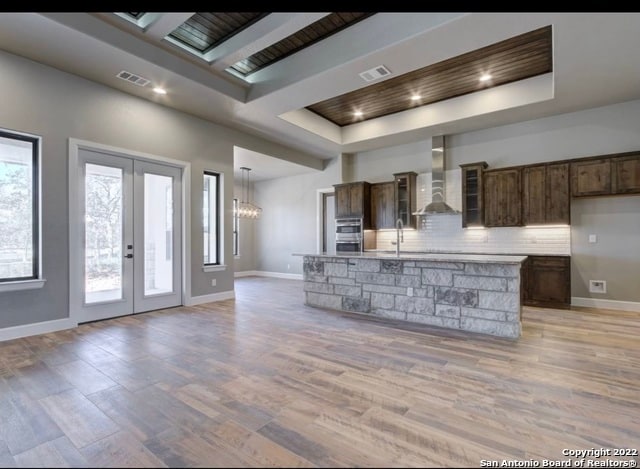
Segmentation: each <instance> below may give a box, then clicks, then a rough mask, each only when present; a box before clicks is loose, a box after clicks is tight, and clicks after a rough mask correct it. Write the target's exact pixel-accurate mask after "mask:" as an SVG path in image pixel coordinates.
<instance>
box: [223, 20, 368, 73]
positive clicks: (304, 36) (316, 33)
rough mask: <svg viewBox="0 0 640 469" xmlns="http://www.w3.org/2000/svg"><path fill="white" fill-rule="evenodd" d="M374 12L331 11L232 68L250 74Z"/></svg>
mask: <svg viewBox="0 0 640 469" xmlns="http://www.w3.org/2000/svg"><path fill="white" fill-rule="evenodd" d="M373 14H374V13H372V12H366V13H348V12H340V13H331V14H329V15H327V16H325V17H323V18H321V19H320V20H318V21H316V22H314V23H311V24H310V25H308V26H306V27H305V28H303V29H301V30H299V31H296V32H295V33H293V34H291V35H290V36H288V37H286V38H284V39H282V40H280V41H278V42H276V43H274V44H272V45H270V46H269V47H267V48H265V49H263V50H261V51H258V52H256V53H255V54H253V55H251V56H250V57H247V58H246V59H243V60H241V61H239V62H237V63H235V64H233V65H232V66H231V67H230V68H231V69H233V70H235V71H236V72H237V73H239V74H240V75H243V76H248V75H250V74H251V73H254V72H256V71H258V70H260V69H262V68H264V67H266V66H267V65H270V64H272V63H274V62H277V61H278V60H281V59H284V58H285V57H287V56H289V55H291V54H294V53H296V52H298V51H299V50H301V49H304V48H305V47H309V46H311V45H312V44H314V43H316V42H318V41H320V40H322V39H326V38H327V37H329V36H331V35H332V34H335V33H337V32H339V31H341V30H343V29H344V28H346V27H348V26H352V25H354V24H355V23H357V22H358V21H361V20H363V19H365V18H367V17H369V16H371V15H373Z"/></svg>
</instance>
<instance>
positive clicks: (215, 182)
mask: <svg viewBox="0 0 640 469" xmlns="http://www.w3.org/2000/svg"><path fill="white" fill-rule="evenodd" d="M202 227H203V229H204V265H219V264H220V174H218V173H214V172H209V171H205V173H204V191H203V199H202Z"/></svg>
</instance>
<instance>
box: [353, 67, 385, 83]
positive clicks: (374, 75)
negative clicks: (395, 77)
mask: <svg viewBox="0 0 640 469" xmlns="http://www.w3.org/2000/svg"><path fill="white" fill-rule="evenodd" d="M387 75H391V72H390V71H389V69H388V68H387V67H385V66H384V65H378V66H377V67H373V68H372V69H370V70H366V71H364V72H362V73H361V74H360V76H361V77H362V79H363V80H364V81H373V80H377V79H378V78H382V77H386V76H387Z"/></svg>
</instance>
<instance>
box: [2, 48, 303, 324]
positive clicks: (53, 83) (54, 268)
mask: <svg viewBox="0 0 640 469" xmlns="http://www.w3.org/2000/svg"><path fill="white" fill-rule="evenodd" d="M0 70H2V73H0V103H2V105H1V106H0V128H5V129H10V130H16V131H22V132H26V133H31V134H35V135H39V136H41V137H42V221H43V230H42V236H43V237H42V244H43V255H42V263H43V275H44V277H45V278H46V279H47V282H46V284H45V286H44V287H43V288H42V289H41V290H27V291H19V292H3V293H0V328H3V327H9V326H16V325H22V324H29V323H35V322H41V321H47V320H54V319H60V318H66V317H68V315H69V293H68V292H69V279H68V277H69V262H68V259H69V249H68V236H69V229H68V223H69V220H68V214H69V210H68V195H67V193H68V192H67V191H68V189H67V188H68V177H67V159H68V138H70V137H72V138H77V139H82V140H88V141H92V142H97V143H101V144H105V145H111V146H115V147H120V148H126V149H130V150H133V151H139V152H145V153H150V154H155V155H159V156H164V157H168V158H174V159H178V160H183V161H189V162H191V170H192V180H191V190H192V194H191V201H190V202H191V215H192V222H191V232H192V236H191V263H192V271H191V278H192V285H191V294H192V296H199V295H208V294H212V293H216V292H222V291H229V290H232V289H233V262H232V260H233V256H232V246H231V242H232V234H231V233H232V232H231V199H232V198H233V185H234V184H233V146H234V145H241V146H243V147H245V148H249V149H252V150H255V151H261V152H263V153H269V154H281V155H285V156H286V157H287V158H288V159H292V158H293V157H294V156H295V155H296V154H297V153H296V152H295V151H294V150H292V149H291V148H286V147H283V146H281V145H278V144H275V143H273V142H269V141H267V140H264V139H261V138H259V137H255V136H252V135H249V134H245V133H242V132H238V131H235V130H233V129H230V128H226V127H223V126H219V125H215V124H212V123H210V122H207V121H205V120H202V119H199V118H196V117H193V116H190V115H187V114H185V113H182V112H179V111H175V110H172V109H169V108H166V107H163V106H160V105H158V104H155V103H152V102H150V101H146V100H143V99H140V98H138V97H134V96H131V95H128V94H125V93H122V92H119V91H116V90H113V89H111V88H108V87H105V86H102V85H100V84H97V83H94V82H91V81H88V80H85V79H82V78H79V77H77V76H75V75H72V74H68V73H64V72H61V71H59V70H57V69H54V68H51V67H48V66H45V65H42V64H38V63H36V62H33V61H30V60H26V59H23V58H21V57H18V56H15V55H12V54H8V53H5V52H0ZM299 156H300V160H301V161H302V162H309V161H311V162H313V161H315V160H314V158H313V157H312V156H310V155H305V154H300V155H299ZM205 169H209V170H215V171H219V172H222V173H223V174H224V177H225V185H224V201H225V207H224V212H225V217H226V222H225V232H224V246H225V250H224V257H225V262H227V263H228V265H229V268H228V269H227V270H226V271H225V272H212V273H204V272H203V271H202V248H203V242H202V225H201V219H200V217H199V216H198V214H199V213H201V212H202V172H203V171H204V170H205ZM212 278H216V279H217V286H216V287H212V286H211V279H212Z"/></svg>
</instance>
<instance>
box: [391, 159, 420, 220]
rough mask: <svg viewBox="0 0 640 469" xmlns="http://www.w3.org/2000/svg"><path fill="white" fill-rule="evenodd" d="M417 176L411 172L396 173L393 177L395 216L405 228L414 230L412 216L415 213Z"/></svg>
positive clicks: (413, 217) (414, 218)
mask: <svg viewBox="0 0 640 469" xmlns="http://www.w3.org/2000/svg"><path fill="white" fill-rule="evenodd" d="M417 175H418V174H417V173H414V172H413V171H409V172H406V173H396V174H394V175H393V177H394V179H395V184H396V187H395V191H396V193H395V200H396V216H397V217H398V218H399V219H400V220H402V224H403V226H404V227H405V228H415V227H416V226H417V223H416V216H415V215H414V214H413V212H415V211H416V176H417ZM393 222H394V226H393V227H395V222H396V220H394V221H393ZM393 227H392V228H393Z"/></svg>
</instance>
